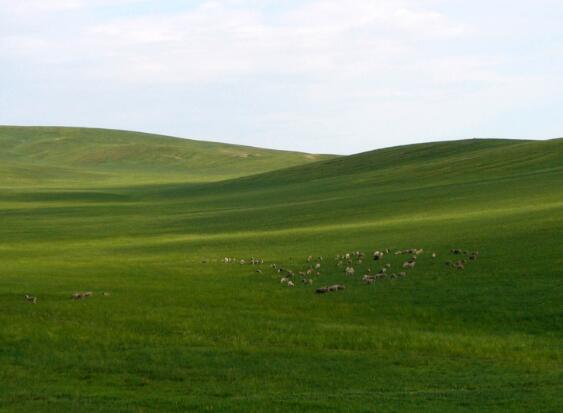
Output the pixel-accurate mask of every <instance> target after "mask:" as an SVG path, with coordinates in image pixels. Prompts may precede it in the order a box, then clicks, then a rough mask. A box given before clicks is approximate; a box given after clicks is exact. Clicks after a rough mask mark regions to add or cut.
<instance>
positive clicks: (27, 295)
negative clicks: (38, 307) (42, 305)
mask: <svg viewBox="0 0 563 413" xmlns="http://www.w3.org/2000/svg"><path fill="white" fill-rule="evenodd" d="M25 299H26V300H27V301H28V302H30V303H31V304H37V297H34V296H32V295H29V294H26V295H25Z"/></svg>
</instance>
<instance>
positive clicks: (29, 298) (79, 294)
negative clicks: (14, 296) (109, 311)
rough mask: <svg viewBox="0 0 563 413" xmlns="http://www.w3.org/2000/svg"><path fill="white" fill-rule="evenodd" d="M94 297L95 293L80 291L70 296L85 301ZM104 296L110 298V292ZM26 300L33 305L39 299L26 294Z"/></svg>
mask: <svg viewBox="0 0 563 413" xmlns="http://www.w3.org/2000/svg"><path fill="white" fill-rule="evenodd" d="M93 295H94V293H93V292H92V291H80V292H76V293H74V294H72V295H71V296H70V298H71V299H72V300H83V299H85V298H88V297H92V296H93ZM102 295H103V296H104V297H109V296H110V295H111V294H110V293H108V292H104V293H102ZM24 298H25V300H26V301H27V302H29V303H31V304H37V297H36V296H33V295H29V294H26V295H25V296H24Z"/></svg>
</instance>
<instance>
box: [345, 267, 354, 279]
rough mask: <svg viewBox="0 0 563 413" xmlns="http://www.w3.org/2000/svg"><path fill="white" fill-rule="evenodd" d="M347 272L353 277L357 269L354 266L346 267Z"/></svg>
mask: <svg viewBox="0 0 563 413" xmlns="http://www.w3.org/2000/svg"><path fill="white" fill-rule="evenodd" d="M345 272H346V275H348V276H350V277H351V276H353V275H354V273H355V272H356V271H355V270H354V267H346V270H345Z"/></svg>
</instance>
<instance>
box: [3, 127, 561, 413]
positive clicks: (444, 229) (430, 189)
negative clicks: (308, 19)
mask: <svg viewBox="0 0 563 413" xmlns="http://www.w3.org/2000/svg"><path fill="white" fill-rule="evenodd" d="M69 133H70V134H71V135H72V138H69V142H68V144H65V145H64V147H58V143H57V142H59V141H57V139H59V137H63V138H64V137H65V136H67V134H69ZM59 135H60V136H59ZM0 145H2V146H1V147H2V148H3V149H2V154H1V155H0V162H1V163H0V280H1V282H0V410H2V411H22V412H23V411H29V410H35V411H52V412H60V411H78V410H80V411H88V412H90V411H100V412H111V411H118V412H128V411H133V412H137V411H139V412H141V411H142V412H161V411H178V412H184V411H214V412H222V411H225V412H226V411H229V412H231V411H235V412H253V411H255V412H262V411H268V412H288V411H291V412H313V411H317V412H397V411H408V412H412V411H417V412H418V411H424V412H432V411H459V412H469V411H471V412H474V411H499V412H500V411H503V412H505V411H506V412H558V411H561V410H562V408H563V398H562V396H561V394H563V385H562V383H563V360H562V355H563V354H562V353H563V352H562V338H563V337H562V324H563V319H562V318H563V317H562V316H563V288H562V285H563V284H562V281H563V277H562V276H563V270H562V269H563V248H562V245H563V244H562V242H561V239H562V237H561V234H562V233H563V191H562V188H563V140H561V139H559V140H551V141H512V140H485V141H483V140H468V141H458V142H447V143H433V144H422V145H412V146H405V147H397V148H390V149H385V150H378V151H373V152H368V153H364V154H359V155H354V156H350V157H339V158H332V159H331V157H325V158H323V157H321V159H319V162H312V163H311V162H310V161H311V160H312V159H309V157H308V156H307V155H306V154H295V153H284V152H275V151H262V150H258V149H249V148H245V149H241V148H238V147H237V148H236V150H237V151H238V150H248V151H252V150H255V151H259V152H260V153H261V154H263V155H261V156H263V157H264V159H263V161H262V160H260V161H257V162H256V163H252V162H251V161H249V160H248V158H240V157H236V156H235V157H230V156H229V155H225V153H224V152H223V149H225V147H224V146H221V145H219V144H207V143H198V142H194V141H188V142H186V143H184V142H183V141H177V140H173V139H168V138H157V137H151V136H146V135H137V134H128V133H125V134H124V133H122V132H109V131H99V130H80V129H72V130H67V129H50V128H49V129H42V128H33V129H31V128H30V129H28V128H0ZM168 145H170V146H171V147H173V148H175V149H174V151H178V152H174V153H183V154H188V153H189V154H194V155H193V156H194V157H196V158H198V159H199V160H198V162H194V163H190V161H188V160H186V161H185V162H184V161H182V162H180V161H178V162H177V161H176V160H172V159H171V158H167V157H165V156H164V154H166V153H167V152H166V149H162V151H163V152H161V148H162V147H163V146H164V147H168ZM114 146H117V147H118V149H117V148H114V149H116V151H115V152H111V151H110V149H108V148H113V147H114ZM137 146H139V148H151V149H150V150H149V149H147V150H141V149H139V148H137ZM125 148H132V149H131V151H128V150H126V149H125ZM228 148H229V150H231V149H232V150H235V148H231V147H228ZM98 149H99V151H98ZM170 150H172V149H170ZM108 151H110V152H109V153H113V155H111V156H110V158H111V160H110V159H108V158H107V154H108ZM182 151H185V152H182ZM90 153H97V154H98V155H95V156H94V155H92V157H93V158H95V161H91V159H92V158H89V156H90ZM117 153H119V156H118V155H116V154H117ZM99 154H103V156H102V155H99ZM196 154H197V155H196ZM186 156H188V155H186ZM100 159H104V160H103V161H100ZM315 159H316V158H315ZM300 163H301V164H302V165H299V164H300ZM16 165H19V166H17V167H16ZM209 165H215V167H208V166H209ZM217 165H221V166H220V167H219V166H217ZM285 166H287V167H289V168H287V169H280V168H283V167H285ZM217 168H220V170H215V169H217ZM261 172H264V173H261ZM413 247H418V248H424V249H425V251H426V252H425V253H424V254H422V255H421V256H420V258H419V261H418V263H417V266H416V268H415V269H414V270H412V271H409V273H408V276H407V277H405V278H398V279H386V280H384V281H381V282H378V283H376V284H375V285H372V286H368V285H363V284H362V283H361V282H360V277H361V274H362V273H363V270H365V269H366V268H367V266H368V265H371V266H372V268H373V269H374V270H375V269H379V267H380V266H379V265H375V264H373V263H372V262H371V261H369V260H367V261H366V262H365V263H364V264H362V265H361V266H357V274H358V275H357V276H356V277H355V278H353V279H350V278H347V277H345V276H344V275H343V274H342V268H338V267H336V265H335V261H334V255H335V254H337V253H342V252H345V251H352V250H362V251H365V252H367V253H368V254H369V253H370V252H371V251H373V250H375V249H383V248H393V249H396V248H400V249H404V248H413ZM454 247H461V248H464V249H468V250H475V249H477V250H479V251H480V253H481V255H480V257H479V259H478V260H477V261H476V262H472V263H470V264H468V265H467V267H466V269H465V270H464V271H455V270H453V269H452V268H449V267H447V266H445V265H444V261H445V260H447V259H451V257H452V256H451V255H450V254H449V253H448V251H449V250H450V249H451V248H454ZM430 251H436V252H437V253H438V258H437V259H432V258H431V257H430ZM309 254H313V255H315V256H317V255H322V256H324V257H325V260H324V261H323V263H322V268H321V270H322V271H321V272H322V274H321V275H320V276H319V277H318V279H316V280H315V284H314V285H313V286H304V285H302V284H301V283H300V282H297V285H296V287H295V288H293V289H290V288H287V287H282V286H281V285H280V282H279V278H280V275H279V274H277V273H274V272H273V270H272V269H271V268H270V267H269V265H270V264H272V263H277V264H279V265H282V266H284V267H288V268H291V269H294V270H296V271H297V270H300V269H302V268H305V257H306V256H307V255H309ZM225 256H234V257H239V258H240V257H244V258H247V259H248V258H249V257H251V256H257V257H262V258H264V259H265V260H266V262H265V264H264V265H262V266H261V268H262V270H263V274H258V273H256V272H255V269H256V268H255V267H253V266H250V265H239V264H223V263H221V262H219V259H220V258H222V257H225ZM404 259H405V257H404V256H395V255H391V256H387V257H386V258H385V260H384V262H388V263H391V264H392V268H393V269H394V270H395V271H398V268H399V267H400V265H401V263H402V262H403V261H404ZM204 260H208V261H209V262H208V263H202V261H204ZM331 283H344V284H346V285H347V289H346V290H345V291H342V292H338V293H333V294H327V295H316V294H315V293H314V289H315V288H316V287H318V286H321V285H327V284H331ZM83 290H92V291H94V292H95V293H96V294H95V295H94V296H93V297H91V298H90V299H87V300H84V301H72V300H70V299H69V297H70V294H71V293H73V292H75V291H83ZM104 291H107V292H110V293H111V295H110V296H108V297H104V296H103V295H102V292H104ZM28 293H29V294H33V295H37V296H38V297H39V302H38V304H37V305H32V304H29V303H27V302H26V301H25V300H24V299H23V296H24V294H28Z"/></svg>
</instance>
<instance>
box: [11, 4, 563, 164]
mask: <svg viewBox="0 0 563 413" xmlns="http://www.w3.org/2000/svg"><path fill="white" fill-rule="evenodd" d="M561 22H563V2H561V1H559V0H558V1H552V0H545V1H542V0H537V1H532V0H529V1H518V0H515V1H504V0H498V1H495V0H490V1H481V0H474V1H471V2H468V1H461V0H370V1H366V0H346V1H343V0H302V1H270V0H225V1H179V0H173V1H155V0H25V1H14V0H0V124H20V125H72V126H92V127H108V128H118V129H130V130H141V131H148V132H156V133H163V134H170V135H175V136H182V137H192V138H198V139H208V140H217V141H223V142H232V143H240V144H247V145H254V146H263V147H272V148H280V149H295V150H303V151H308V152H332V153H354V152H359V151H364V150H370V149H375V148H380V147H386V146H391V145H399V144H407V143H414V142H421V141H433V140H444V139H458V138H470V137H484V138H486V137H502V138H534V139H539V138H543V139H545V138H554V137H560V136H563V116H561V114H562V113H563V75H562V74H563V25H562V24H561Z"/></svg>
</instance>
